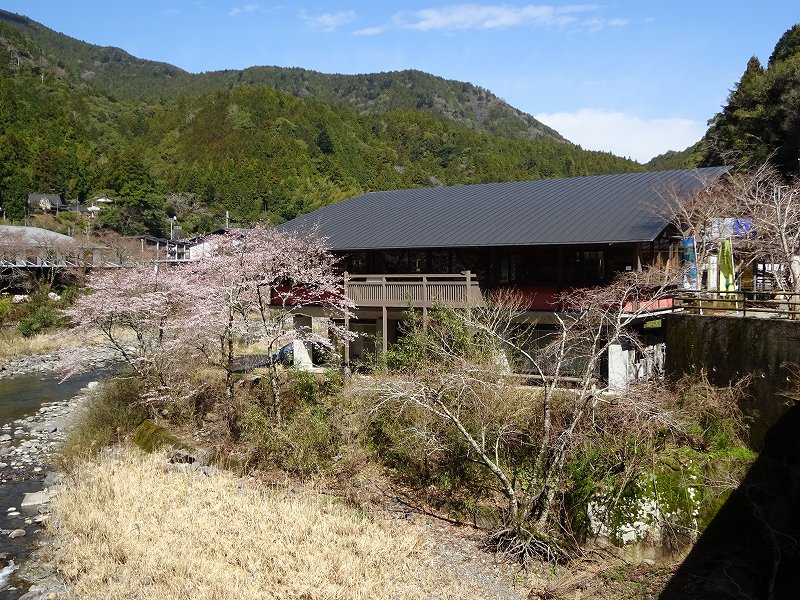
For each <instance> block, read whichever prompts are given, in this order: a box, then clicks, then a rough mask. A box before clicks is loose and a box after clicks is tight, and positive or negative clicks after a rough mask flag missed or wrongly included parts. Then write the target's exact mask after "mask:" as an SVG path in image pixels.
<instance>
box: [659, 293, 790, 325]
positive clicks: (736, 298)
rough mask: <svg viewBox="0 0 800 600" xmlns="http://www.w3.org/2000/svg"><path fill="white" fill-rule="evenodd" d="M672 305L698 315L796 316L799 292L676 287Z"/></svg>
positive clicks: (784, 317)
mask: <svg viewBox="0 0 800 600" xmlns="http://www.w3.org/2000/svg"><path fill="white" fill-rule="evenodd" d="M673 299H674V302H675V308H676V309H679V310H682V311H684V312H689V313H693V314H699V315H732V316H740V317H761V318H780V319H800V292H763V291H740V292H714V291H699V292H698V291H691V290H679V291H677V292H676V293H675V295H674V296H673Z"/></svg>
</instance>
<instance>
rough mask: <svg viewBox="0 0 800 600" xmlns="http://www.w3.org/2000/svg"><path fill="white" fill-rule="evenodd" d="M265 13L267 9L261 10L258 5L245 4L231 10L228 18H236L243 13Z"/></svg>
mask: <svg viewBox="0 0 800 600" xmlns="http://www.w3.org/2000/svg"><path fill="white" fill-rule="evenodd" d="M255 12H267V9H265V8H262V7H261V5H260V4H245V5H244V6H242V7H236V8H232V9H230V10H229V11H228V16H229V17H238V16H239V15H241V14H244V13H255Z"/></svg>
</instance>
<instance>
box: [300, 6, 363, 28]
mask: <svg viewBox="0 0 800 600" xmlns="http://www.w3.org/2000/svg"><path fill="white" fill-rule="evenodd" d="M299 16H300V19H302V20H303V21H304V22H305V24H306V25H307V26H308V27H309V28H310V29H313V30H314V31H326V32H330V31H334V30H335V29H337V28H339V27H341V26H342V25H347V24H348V23H352V22H353V21H354V20H355V18H356V13H355V11H352V10H340V11H338V12H333V13H320V14H316V15H310V14H308V13H306V11H304V10H301V11H300V14H299Z"/></svg>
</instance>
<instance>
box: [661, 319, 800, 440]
mask: <svg viewBox="0 0 800 600" xmlns="http://www.w3.org/2000/svg"><path fill="white" fill-rule="evenodd" d="M666 329H667V331H666V339H667V356H666V373H667V375H668V376H670V377H679V376H681V375H683V374H685V373H699V372H700V371H701V370H702V369H705V370H706V372H707V373H708V378H709V380H710V381H711V382H712V383H714V384H717V385H728V384H729V383H731V382H734V381H737V380H739V379H740V378H741V377H742V376H743V375H745V374H748V373H750V374H752V380H751V381H750V383H749V385H748V387H747V396H746V399H745V401H744V406H743V408H744V410H745V412H746V414H747V415H748V416H750V417H752V418H753V424H752V427H751V445H752V446H753V448H758V447H760V445H761V442H762V441H763V438H764V434H765V432H766V430H767V429H768V428H769V427H770V426H771V425H772V424H773V423H775V422H776V421H777V420H778V419H779V418H780V417H781V416H782V415H783V414H784V413H785V412H786V411H787V410H788V409H789V407H790V406H791V405H792V404H794V402H793V401H792V400H791V399H790V398H789V397H787V394H789V393H790V391H791V389H792V386H793V384H796V382H795V378H794V376H793V375H794V373H793V369H794V371H795V372H800V322H797V321H788V320H784V319H759V318H741V317H729V316H704V315H688V314H673V315H670V316H669V317H668V318H667V320H666ZM795 389H796V388H795Z"/></svg>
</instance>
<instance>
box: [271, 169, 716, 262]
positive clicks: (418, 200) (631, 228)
mask: <svg viewBox="0 0 800 600" xmlns="http://www.w3.org/2000/svg"><path fill="white" fill-rule="evenodd" d="M727 170H728V168H727V167H711V168H705V169H692V170H680V171H659V172H652V173H626V174H620V175H598V176H592V177H572V178H568V179H541V180H536V181H519V182H508V183H487V184H477V185H460V186H450V187H437V188H420V189H406V190H393V191H386V192H371V193H369V194H364V195H362V196H357V197H355V198H350V199H348V200H342V201H341V202H337V203H336V204H331V205H330V206H326V207H324V208H321V209H319V210H316V211H314V212H312V213H309V214H307V215H303V216H301V217H298V218H296V219H294V220H292V221H289V222H287V223H284V224H283V225H281V226H280V228H281V229H293V230H303V231H306V230H307V231H311V230H313V229H314V228H315V227H318V229H319V233H320V235H322V236H323V237H326V238H327V244H328V247H329V248H331V249H332V250H365V249H376V248H453V247H467V246H520V245H524V246H531V245H553V244H595V243H611V242H647V241H652V240H654V239H655V238H656V237H658V235H659V234H660V233H661V232H662V231H663V230H664V228H665V227H666V226H667V224H668V219H667V218H666V217H665V216H664V211H663V209H661V208H660V207H664V206H665V204H666V203H667V199H668V198H669V197H670V196H671V195H673V194H679V195H684V194H689V193H691V192H693V191H695V190H697V189H700V188H702V187H704V186H707V185H710V184H711V183H713V182H714V181H715V180H716V179H718V178H719V177H720V176H721V175H722V174H723V173H725V172H726V171H727Z"/></svg>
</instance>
